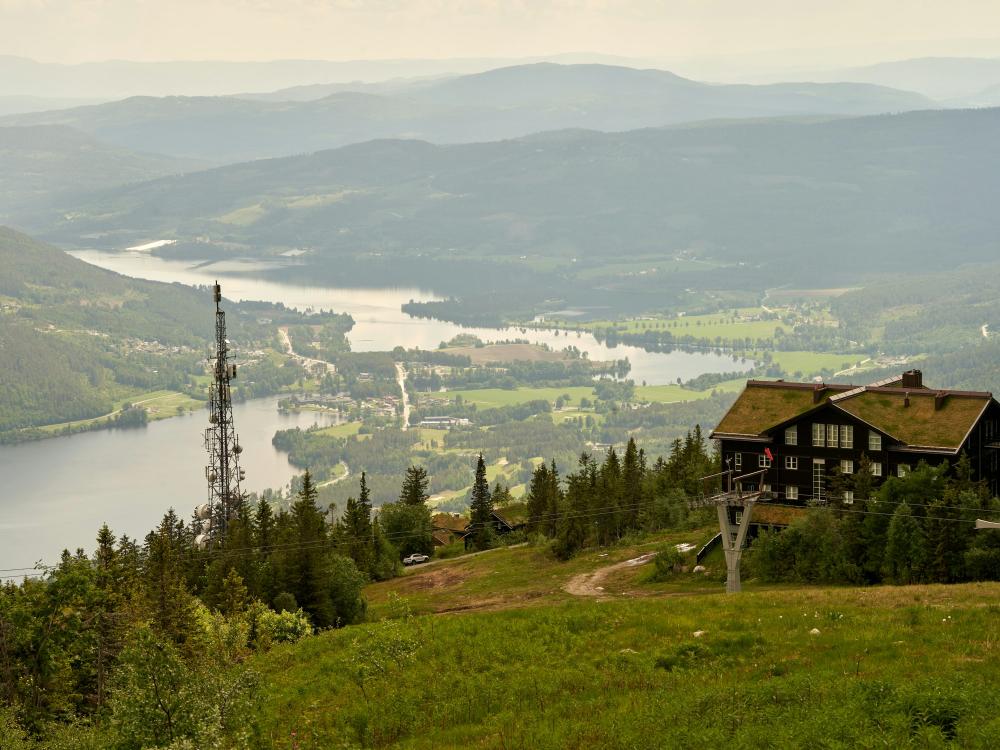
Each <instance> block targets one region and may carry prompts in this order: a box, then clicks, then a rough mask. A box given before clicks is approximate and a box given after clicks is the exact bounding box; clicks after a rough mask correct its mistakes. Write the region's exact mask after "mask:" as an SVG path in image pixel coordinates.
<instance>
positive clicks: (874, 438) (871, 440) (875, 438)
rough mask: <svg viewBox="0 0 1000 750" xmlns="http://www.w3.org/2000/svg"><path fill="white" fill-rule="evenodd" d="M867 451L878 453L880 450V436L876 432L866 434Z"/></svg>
mask: <svg viewBox="0 0 1000 750" xmlns="http://www.w3.org/2000/svg"><path fill="white" fill-rule="evenodd" d="M868 450H870V451H880V450H882V436H881V435H879V434H878V433H877V432H871V431H870V430H869V432H868Z"/></svg>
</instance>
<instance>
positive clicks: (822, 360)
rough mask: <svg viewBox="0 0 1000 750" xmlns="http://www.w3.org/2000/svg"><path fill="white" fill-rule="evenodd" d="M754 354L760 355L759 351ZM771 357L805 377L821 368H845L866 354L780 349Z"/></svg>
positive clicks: (788, 370)
mask: <svg viewBox="0 0 1000 750" xmlns="http://www.w3.org/2000/svg"><path fill="white" fill-rule="evenodd" d="M748 356H750V355H748ZM753 356H759V353H758V354H757V355H753ZM771 357H772V359H773V360H774V362H776V363H777V364H779V365H781V367H782V368H783V369H784V370H785V372H787V373H788V374H789V375H794V374H795V373H796V372H801V373H802V375H803V377H809V376H811V375H816V374H817V373H819V372H820V371H821V370H833V371H834V372H836V371H838V370H843V369H846V368H847V367H850V366H851V365H853V364H855V363H857V362H860V361H861V360H862V359H864V358H865V357H864V356H859V355H857V354H827V353H821V352H778V351H772V352H771Z"/></svg>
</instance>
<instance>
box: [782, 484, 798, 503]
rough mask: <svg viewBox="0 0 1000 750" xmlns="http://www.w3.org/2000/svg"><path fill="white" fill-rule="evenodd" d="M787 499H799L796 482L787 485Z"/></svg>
mask: <svg viewBox="0 0 1000 750" xmlns="http://www.w3.org/2000/svg"><path fill="white" fill-rule="evenodd" d="M785 499H786V500H798V499H799V488H798V486H796V485H794V484H790V485H788V486H787V487H785Z"/></svg>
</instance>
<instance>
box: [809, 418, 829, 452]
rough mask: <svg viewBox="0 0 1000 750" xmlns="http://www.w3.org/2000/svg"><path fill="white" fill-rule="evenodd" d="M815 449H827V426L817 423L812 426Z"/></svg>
mask: <svg viewBox="0 0 1000 750" xmlns="http://www.w3.org/2000/svg"><path fill="white" fill-rule="evenodd" d="M812 433H813V448H825V447H826V425H825V424H820V423H819V422H815V423H814V424H813V426H812Z"/></svg>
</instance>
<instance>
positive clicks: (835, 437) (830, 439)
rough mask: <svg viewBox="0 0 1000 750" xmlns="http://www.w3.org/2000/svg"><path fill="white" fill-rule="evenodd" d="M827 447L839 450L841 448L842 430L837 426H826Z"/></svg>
mask: <svg viewBox="0 0 1000 750" xmlns="http://www.w3.org/2000/svg"><path fill="white" fill-rule="evenodd" d="M826 447H827V448H839V447H840V430H839V429H838V428H837V425H835V424H828V425H827V426H826Z"/></svg>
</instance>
